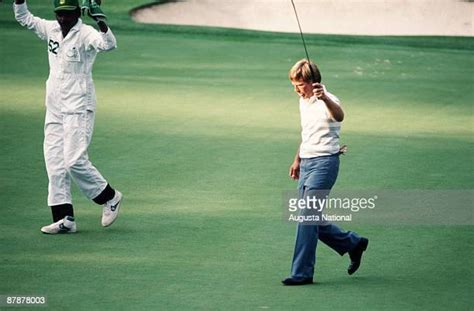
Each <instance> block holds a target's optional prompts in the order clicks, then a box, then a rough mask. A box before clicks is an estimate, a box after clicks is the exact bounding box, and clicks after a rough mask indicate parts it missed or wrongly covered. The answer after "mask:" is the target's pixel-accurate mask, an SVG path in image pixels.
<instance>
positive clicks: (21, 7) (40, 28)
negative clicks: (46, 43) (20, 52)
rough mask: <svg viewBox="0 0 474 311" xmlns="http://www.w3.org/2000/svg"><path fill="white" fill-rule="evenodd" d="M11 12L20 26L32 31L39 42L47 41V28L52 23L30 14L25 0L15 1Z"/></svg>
mask: <svg viewBox="0 0 474 311" xmlns="http://www.w3.org/2000/svg"><path fill="white" fill-rule="evenodd" d="M13 11H14V12H15V19H16V20H17V21H18V22H19V23H20V25H22V26H26V27H27V28H28V29H31V30H33V31H34V32H35V33H36V34H37V35H38V37H40V39H41V40H46V39H47V32H48V27H51V26H52V24H53V23H54V22H52V21H47V20H44V19H42V18H39V17H36V16H34V15H33V14H31V13H30V11H29V10H28V6H27V5H26V2H25V0H15V3H14V4H13Z"/></svg>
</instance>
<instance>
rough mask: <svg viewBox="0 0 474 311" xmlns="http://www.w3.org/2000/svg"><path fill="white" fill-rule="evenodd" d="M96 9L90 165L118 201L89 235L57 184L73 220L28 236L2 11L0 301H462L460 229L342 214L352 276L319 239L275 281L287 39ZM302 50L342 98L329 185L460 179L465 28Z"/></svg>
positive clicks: (23, 41) (283, 180) (464, 273)
mask: <svg viewBox="0 0 474 311" xmlns="http://www.w3.org/2000/svg"><path fill="white" fill-rule="evenodd" d="M138 4H140V3H136V5H138ZM110 5H111V10H110V12H111V14H112V15H111V18H110V20H111V28H112V29H113V30H114V31H115V33H116V35H117V40H118V45H119V48H118V49H117V50H116V51H113V52H111V53H107V54H103V55H99V56H98V58H97V61H96V65H95V70H94V80H95V83H96V89H97V96H98V109H97V117H96V127H95V133H94V138H93V141H92V145H91V148H90V157H91V159H92V161H93V163H94V164H95V165H96V166H97V167H98V168H99V170H100V171H101V172H102V173H103V174H104V175H105V177H106V178H107V179H108V180H109V181H110V183H111V185H112V186H113V187H116V188H117V189H119V190H120V191H121V192H123V194H124V203H123V207H122V210H121V214H120V216H119V218H118V220H117V222H116V223H115V224H114V225H113V226H112V227H110V228H102V227H101V226H100V214H101V209H100V207H97V206H95V205H94V204H93V203H91V202H88V201H87V200H86V199H85V198H84V197H83V196H82V195H81V194H80V193H79V191H78V190H77V188H74V200H75V201H74V205H75V207H76V208H75V211H76V216H77V225H78V230H79V232H78V233H77V234H74V235H59V236H46V235H42V234H41V233H40V231H39V228H40V227H41V226H42V225H45V224H47V223H49V221H50V212H49V209H48V208H47V207H46V195H47V176H46V173H45V167H44V161H43V156H42V138H43V133H42V130H43V118H44V113H45V109H44V104H43V101H44V100H43V99H44V86H45V84H44V82H45V80H46V77H47V72H48V67H47V63H46V62H47V57H46V49H45V44H44V43H43V42H41V41H40V40H39V39H37V38H36V37H35V35H34V34H33V33H31V32H29V31H27V30H25V29H22V28H21V27H20V26H17V25H16V24H15V22H14V21H13V17H12V16H11V14H10V13H11V12H10V13H9V12H5V11H8V6H7V5H6V4H2V8H1V9H2V12H1V13H0V26H1V27H2V28H1V30H0V38H1V42H2V45H1V47H0V66H1V67H0V68H1V71H0V94H1V95H0V112H1V113H0V133H1V134H0V144H1V146H2V153H1V155H0V160H1V174H0V189H1V192H0V193H1V194H0V195H1V198H0V199H1V202H2V203H1V208H0V295H7V294H16V295H19V294H21V295H29V294H32V295H47V297H48V307H49V309H52V310H57V309H60V308H61V309H64V310H112V309H113V310H145V309H149V310H192V309H201V310H259V309H264V310H265V309H270V310H305V309H306V310H307V309H309V308H312V309H317V310H349V309H350V310H446V309H450V310H469V309H472V305H473V299H472V292H473V289H474V288H473V287H474V276H473V270H472V263H471V262H472V259H471V258H472V255H473V246H472V245H473V243H472V242H473V231H472V225H468V226H456V225H451V226H447V225H442V224H439V225H428V224H426V225H422V226H411V225H406V224H401V223H387V224H384V225H381V224H375V223H374V224H366V225H351V224H344V225H343V227H344V228H345V229H347V230H354V231H357V232H358V233H360V234H362V235H364V236H367V237H368V238H369V239H370V244H369V248H368V251H367V253H366V255H365V257H364V261H363V264H362V266H361V268H360V270H359V271H358V272H357V274H355V275H353V276H348V275H347V273H346V268H347V265H348V264H349V259H348V256H344V257H340V256H338V255H337V254H336V253H334V252H332V251H331V250H330V249H329V248H327V247H326V246H325V245H322V244H321V245H320V247H318V253H317V258H318V262H317V266H316V275H315V281H316V284H315V285H312V286H306V287H302V288H301V287H300V288H288V287H283V286H282V285H281V284H280V280H281V279H282V278H284V277H286V276H287V275H288V274H289V268H290V261H291V255H292V251H293V246H294V245H293V243H294V231H295V227H294V226H293V225H290V224H287V223H285V222H283V221H282V208H281V205H282V195H283V193H284V192H286V191H289V190H293V189H294V188H295V187H296V185H295V183H294V182H292V181H290V180H289V179H288V177H287V174H288V167H289V165H290V163H291V161H292V159H293V157H294V153H295V151H296V148H297V146H298V142H299V127H300V126H299V112H298V104H297V98H296V95H295V94H294V93H293V91H292V88H291V85H290V83H289V82H288V80H287V71H288V69H289V68H290V66H291V65H292V64H293V63H294V62H296V61H297V60H298V59H300V58H302V57H303V48H302V46H301V44H300V41H299V38H298V36H296V35H279V34H271V33H258V32H255V33H254V32H250V31H235V30H219V29H212V28H209V29H208V28H192V27H172V26H151V25H136V24H133V23H132V22H130V21H129V20H128V16H126V14H125V13H126V11H125V9H126V8H127V6H129V5H130V4H127V3H126V2H125V1H117V3H115V2H114V4H113V5H112V4H110ZM31 7H32V11H33V12H34V13H37V14H38V15H41V14H44V15H43V16H47V13H46V12H47V11H48V7H47V5H44V4H40V3H39V1H32V5H31ZM3 9H5V10H3ZM35 10H36V11H35ZM114 21H115V22H116V27H115V28H114ZM87 22H88V23H90V21H88V20H87ZM308 42H309V48H310V51H309V52H310V55H314V59H315V60H316V61H317V62H318V63H319V64H320V67H321V70H322V74H323V82H324V83H326V85H327V87H328V89H329V91H331V92H333V93H335V94H336V95H337V96H339V97H340V98H341V100H342V102H343V104H344V108H345V110H346V120H345V121H344V123H343V128H342V133H341V134H342V137H341V142H343V143H346V144H348V145H349V153H348V154H347V155H346V156H344V157H342V160H341V171H340V175H339V179H338V181H337V183H336V188H337V189H339V190H340V189H342V190H350V191H353V190H357V189H374V190H378V189H384V190H387V189H388V190H390V189H393V190H414V189H419V190H434V191H435V190H472V189H473V186H474V184H473V183H474V181H473V178H472V171H473V170H472V169H473V167H472V159H473V155H474V154H473V153H474V150H473V128H472V125H473V115H472V104H473V99H474V91H473V88H472V85H473V82H474V81H473V80H474V78H473V77H474V66H473V65H474V62H473V57H472V55H473V53H472V52H473V39H472V38H418V39H415V38H395V37H394V38H390V37H374V38H370V37H344V36H308ZM413 208H414V209H416V206H414V207H413ZM440 223H441V222H440ZM470 223H471V224H472V220H471V222H470Z"/></svg>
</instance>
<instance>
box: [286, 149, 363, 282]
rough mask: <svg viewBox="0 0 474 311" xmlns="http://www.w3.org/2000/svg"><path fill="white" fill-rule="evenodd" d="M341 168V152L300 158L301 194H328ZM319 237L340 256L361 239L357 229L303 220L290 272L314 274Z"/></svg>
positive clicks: (297, 233) (297, 230)
mask: <svg viewBox="0 0 474 311" xmlns="http://www.w3.org/2000/svg"><path fill="white" fill-rule="evenodd" d="M338 171H339V155H331V156H322V157H316V158H310V159H301V163H300V178H299V182H298V190H299V196H300V198H306V197H307V196H308V195H309V196H311V195H312V193H314V194H316V193H317V194H318V196H321V195H322V193H323V194H329V192H330V190H331V188H332V186H333V185H334V183H335V182H336V178H337V174H338ZM318 239H319V240H321V241H322V242H323V243H324V244H326V245H328V246H329V247H330V248H332V249H333V250H335V251H336V252H337V253H339V254H340V255H341V256H342V255H344V254H345V253H346V252H348V251H350V250H352V249H353V248H354V247H355V246H356V245H357V243H359V241H360V237H359V236H358V235H357V234H356V233H355V232H351V231H348V232H345V231H343V230H341V229H340V228H339V227H338V226H336V225H333V224H318V225H313V224H302V223H298V226H297V229H296V242H295V251H294V254H293V262H292V267H291V276H292V277H293V278H296V279H302V278H312V277H313V274H314V265H315V263H316V246H317V244H318Z"/></svg>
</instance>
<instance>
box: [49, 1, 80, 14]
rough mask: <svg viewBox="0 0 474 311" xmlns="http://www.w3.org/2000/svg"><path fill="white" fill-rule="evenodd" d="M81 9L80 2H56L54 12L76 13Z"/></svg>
mask: <svg viewBox="0 0 474 311" xmlns="http://www.w3.org/2000/svg"><path fill="white" fill-rule="evenodd" d="M77 8H79V0H54V12H57V11H74V10H75V9H77Z"/></svg>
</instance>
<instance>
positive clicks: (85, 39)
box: [13, 3, 116, 113]
mask: <svg viewBox="0 0 474 311" xmlns="http://www.w3.org/2000/svg"><path fill="white" fill-rule="evenodd" d="M13 7H14V10H15V18H16V20H17V21H18V22H19V23H20V24H21V25H23V26H26V27H27V28H28V29H31V30H33V31H34V32H35V33H36V34H37V35H38V37H40V39H42V40H45V41H47V42H48V46H47V49H48V60H49V78H48V81H47V82H46V93H47V94H46V106H47V107H48V109H52V110H56V111H60V112H64V113H77V112H85V111H87V110H92V111H94V110H95V106H96V99H95V88H94V84H93V82H92V66H93V64H94V60H95V57H96V55H97V52H100V51H108V50H112V49H114V48H115V47H116V40H115V36H114V35H113V33H112V31H111V30H110V28H109V30H108V31H107V33H102V32H99V31H97V30H95V29H94V28H93V27H91V26H89V25H85V24H83V23H82V20H81V19H79V21H78V22H77V24H76V25H74V27H72V28H71V30H70V31H69V33H68V34H67V36H66V37H65V38H63V35H62V32H61V27H60V26H59V23H58V22H57V21H49V20H44V19H41V18H38V17H36V16H34V15H32V14H31V13H30V12H29V11H28V8H27V5H26V3H23V4H20V5H16V4H13Z"/></svg>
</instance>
